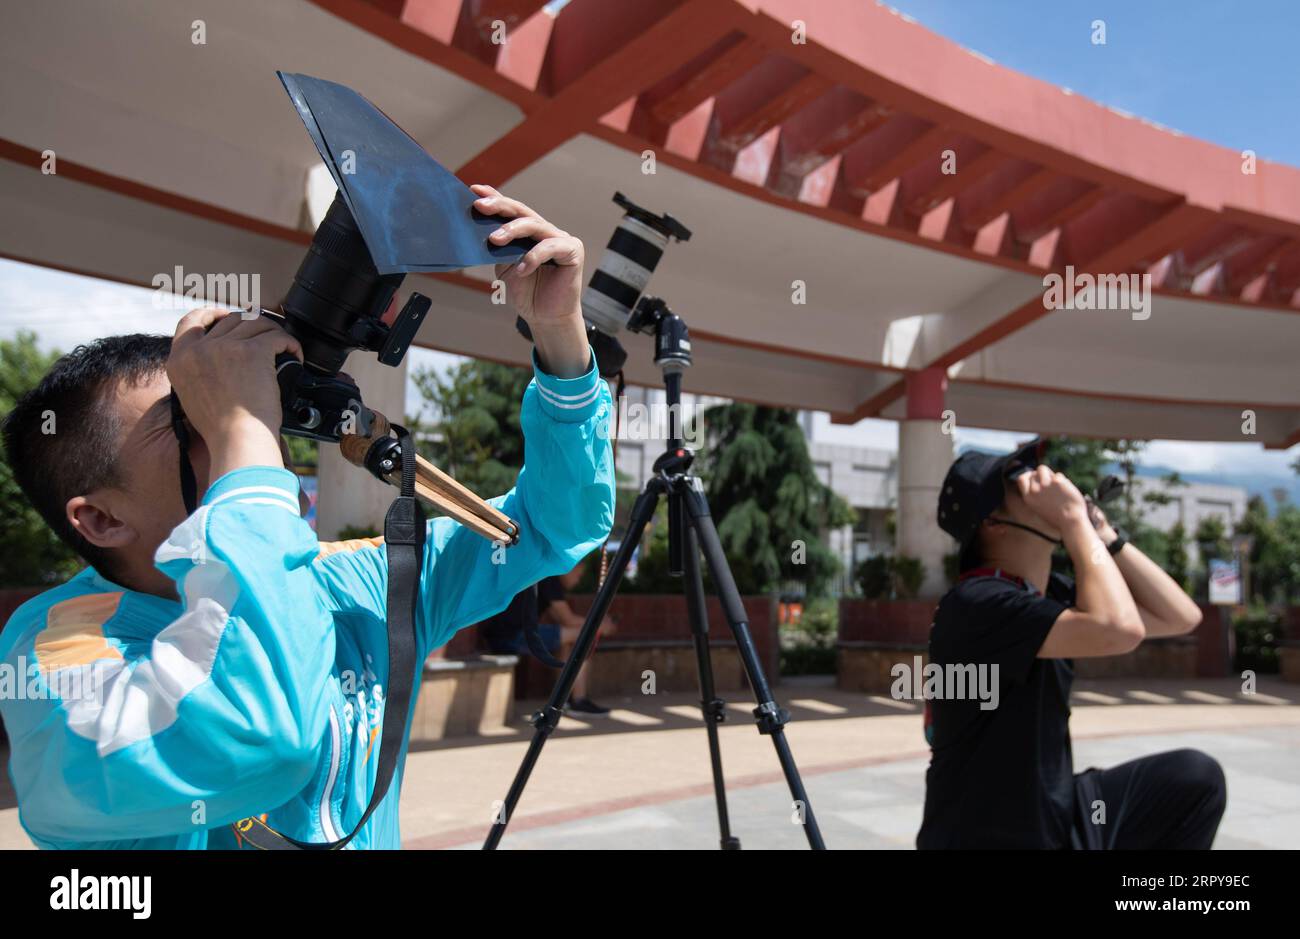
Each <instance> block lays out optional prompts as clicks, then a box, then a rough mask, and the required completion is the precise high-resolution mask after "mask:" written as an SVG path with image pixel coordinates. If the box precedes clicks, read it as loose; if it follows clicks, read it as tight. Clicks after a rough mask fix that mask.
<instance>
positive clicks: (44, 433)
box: [3, 333, 172, 574]
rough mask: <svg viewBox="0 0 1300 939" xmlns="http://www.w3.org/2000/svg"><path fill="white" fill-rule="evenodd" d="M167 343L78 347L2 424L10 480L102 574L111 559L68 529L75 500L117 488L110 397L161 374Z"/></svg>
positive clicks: (128, 339) (120, 341) (117, 339)
mask: <svg viewBox="0 0 1300 939" xmlns="http://www.w3.org/2000/svg"><path fill="white" fill-rule="evenodd" d="M171 346H172V340H171V337H170V336H149V335H145V334H143V333H132V334H130V335H126V336H110V337H108V338H106V339H97V340H95V341H94V342H91V343H88V344H86V345H81V346H77V348H75V349H73V350H72V351H71V352H69V353H68V354H67V355H65V356H62V357H61V358H60V359H59V360H58V361H57V362H55V363H54V365H53V366H51V367H50V370H49V371H48V372H46V373H45V376H44V377H43V378H42V379H41V380H40V382H39V383H38V384H37V385H36V387H35V388H33V389H32V390H31V391H29V392H27V393H26V394H25V395H23V396H22V397H21V398H19V399H18V403H17V404H16V405H14V409H13V410H12V411H10V412H9V415H8V416H7V417H6V418H5V421H4V430H3V436H4V447H5V455H6V457H7V459H8V461H9V466H10V468H11V469H12V470H13V474H14V479H15V481H16V482H17V483H18V486H19V488H20V489H22V491H23V495H25V496H26V497H27V499H28V500H29V501H30V502H31V504H32V506H33V507H34V508H35V509H36V511H37V512H39V513H40V514H41V518H43V519H45V523H46V524H47V525H49V526H50V528H52V529H53V530H54V533H55V534H56V535H58V536H59V538H60V539H62V540H63V541H64V542H65V543H66V544H67V545H68V546H69V547H71V548H72V550H74V551H76V552H77V554H79V555H81V557H82V558H84V559H85V561H86V562H87V563H88V564H90V565H91V566H92V567H94V568H95V569H96V570H98V571H99V572H100V573H105V574H108V573H111V568H112V561H111V557H110V555H111V552H110V551H108V550H106V549H104V548H100V547H97V546H95V545H93V544H91V543H90V542H89V541H87V540H86V539H85V538H83V537H82V536H81V535H80V534H79V533H78V532H77V530H76V529H75V528H73V527H72V525H71V524H69V522H68V518H67V513H66V511H65V507H66V506H67V504H68V500H69V499H71V498H73V497H74V496H79V495H85V494H86V493H87V492H92V491H94V490H95V489H100V488H103V487H105V486H117V485H120V484H121V467H120V465H119V462H118V457H119V453H118V437H119V434H120V431H121V427H120V426H119V422H118V420H117V415H116V412H115V411H114V410H113V408H112V406H111V404H112V396H113V395H114V394H115V393H116V392H117V389H118V388H120V387H121V386H122V385H123V383H129V384H132V385H134V384H138V383H139V382H141V381H143V380H145V379H148V378H151V377H152V376H154V375H156V374H157V373H158V372H159V371H161V370H162V369H163V368H165V367H166V364H167V356H168V355H169V354H170V353H171Z"/></svg>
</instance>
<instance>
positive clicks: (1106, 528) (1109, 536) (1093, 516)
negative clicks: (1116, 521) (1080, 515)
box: [1086, 499, 1119, 545]
mask: <svg viewBox="0 0 1300 939" xmlns="http://www.w3.org/2000/svg"><path fill="white" fill-rule="evenodd" d="M1086 501H1087V504H1088V521H1090V522H1092V527H1093V528H1095V529H1096V530H1097V537H1099V538H1100V539H1101V543H1102V544H1104V545H1109V544H1110V543H1111V542H1112V541H1114V540H1115V539H1116V538H1118V537H1119V532H1117V531H1116V530H1115V528H1114V526H1113V525H1111V523H1110V519H1108V518H1107V517H1106V513H1105V512H1103V511H1102V510H1101V506H1099V505H1098V504H1097V503H1096V502H1093V501H1092V500H1091V499H1088V500H1086Z"/></svg>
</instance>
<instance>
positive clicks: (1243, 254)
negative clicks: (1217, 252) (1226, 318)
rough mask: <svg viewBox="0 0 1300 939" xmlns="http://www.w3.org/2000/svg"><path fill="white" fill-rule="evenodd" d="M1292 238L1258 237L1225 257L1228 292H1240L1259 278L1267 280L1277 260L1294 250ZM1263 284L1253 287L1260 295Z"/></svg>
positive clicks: (1294, 245) (1225, 281) (1295, 245)
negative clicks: (1251, 243) (1253, 241)
mask: <svg viewBox="0 0 1300 939" xmlns="http://www.w3.org/2000/svg"><path fill="white" fill-rule="evenodd" d="M1296 247H1297V244H1296V242H1295V241H1294V240H1292V239H1290V238H1285V237H1277V236H1274V237H1271V238H1260V239H1258V240H1256V242H1255V243H1254V244H1253V245H1252V246H1251V247H1249V248H1247V249H1245V250H1243V251H1238V252H1237V253H1236V254H1234V255H1233V256H1232V257H1230V258H1228V259H1227V262H1226V265H1225V269H1224V272H1223V274H1224V283H1225V284H1226V286H1227V290H1228V292H1229V293H1233V294H1241V293H1243V292H1244V291H1246V290H1247V289H1248V288H1250V287H1251V286H1252V284H1255V282H1256V281H1258V280H1260V279H1261V278H1262V279H1263V280H1264V281H1267V280H1268V276H1269V275H1270V274H1272V272H1273V269H1274V268H1275V267H1276V266H1277V262H1278V261H1279V260H1281V259H1282V258H1283V257H1285V256H1286V255H1287V254H1288V253H1289V252H1291V251H1293V250H1295V249H1296ZM1264 286H1265V284H1262V283H1261V284H1260V285H1259V286H1258V287H1256V288H1255V290H1256V291H1257V292H1259V293H1260V294H1261V295H1262V293H1263V288H1264Z"/></svg>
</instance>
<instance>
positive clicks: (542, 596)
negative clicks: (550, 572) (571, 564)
mask: <svg viewBox="0 0 1300 939" xmlns="http://www.w3.org/2000/svg"><path fill="white" fill-rule="evenodd" d="M566 596H567V594H566V593H565V592H564V583H563V582H562V581H561V580H560V578H558V577H544V578H542V579H541V580H539V581H538V582H537V615H538V616H542V617H544V616H545V615H546V609H547V607H549V606H550V605H551V604H552V603H555V602H557V601H559V600H563V599H564V598H565V597H566Z"/></svg>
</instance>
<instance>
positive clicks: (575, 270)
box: [470, 184, 591, 378]
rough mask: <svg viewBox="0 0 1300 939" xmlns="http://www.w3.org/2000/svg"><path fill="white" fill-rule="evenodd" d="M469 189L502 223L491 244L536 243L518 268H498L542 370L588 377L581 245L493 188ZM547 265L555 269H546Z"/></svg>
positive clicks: (559, 375) (562, 375)
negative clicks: (525, 240) (522, 240)
mask: <svg viewBox="0 0 1300 939" xmlns="http://www.w3.org/2000/svg"><path fill="white" fill-rule="evenodd" d="M470 189H471V190H472V191H473V192H474V194H475V195H477V196H479V198H478V200H477V201H475V203H474V208H476V209H478V210H479V211H480V212H482V213H483V214H484V215H498V216H500V217H501V219H502V224H501V227H500V228H498V229H497V230H496V231H494V232H493V233H492V234H491V235H489V236H488V241H490V242H491V243H492V244H495V245H504V244H509V243H510V242H511V241H514V240H515V239H516V238H533V239H535V240H536V241H537V244H536V245H534V246H533V247H532V248H531V249H530V250H529V251H528V253H527V254H525V255H524V256H523V257H522V258H521V259H520V260H519V261H518V262H517V263H514V264H498V265H497V267H496V274H497V277H499V278H500V279H501V280H502V281H504V283H505V285H506V295H507V296H508V297H509V298H510V303H511V305H512V306H513V307H514V308H515V311H516V312H517V313H518V314H519V315H520V316H522V317H523V318H524V321H525V322H526V323H528V327H529V329H530V330H531V331H532V334H533V342H534V344H535V345H536V346H537V354H538V357H539V358H540V359H541V361H542V366H543V367H544V368H545V369H546V371H548V372H549V373H550V374H552V375H554V376H556V377H557V378H576V377H578V376H579V375H582V374H585V373H586V371H587V369H588V367H590V365H591V357H590V351H589V348H588V344H587V330H586V326H585V325H584V324H583V322H582V288H583V283H582V261H583V248H582V242H581V241H579V240H578V239H577V238H574V237H573V236H572V235H570V234H569V233H568V232H566V231H561V230H560V229H559V228H558V227H556V226H555V225H553V224H551V223H550V222H548V221H547V220H546V219H544V218H542V217H541V216H540V215H538V214H537V213H536V212H534V211H533V210H532V209H530V208H529V207H528V206H526V205H524V204H523V203H522V202H519V201H518V200H516V199H509V198H507V197H505V196H503V195H501V193H499V192H497V191H496V190H495V189H493V188H492V187H491V186H485V185H482V184H475V185H473V186H470ZM547 261H554V262H555V264H554V266H546V267H543V265H544V264H545V263H546V262H547Z"/></svg>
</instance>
